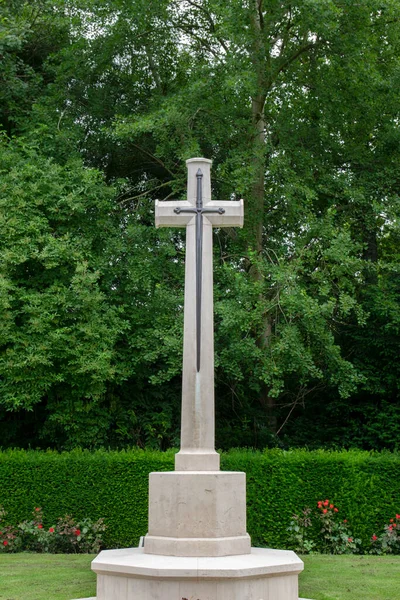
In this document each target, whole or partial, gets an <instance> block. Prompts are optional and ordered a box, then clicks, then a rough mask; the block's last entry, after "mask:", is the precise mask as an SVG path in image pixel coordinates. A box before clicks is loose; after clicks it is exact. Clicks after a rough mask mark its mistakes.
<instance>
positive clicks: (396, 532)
mask: <svg viewBox="0 0 400 600" xmlns="http://www.w3.org/2000/svg"><path fill="white" fill-rule="evenodd" d="M371 544H372V549H371V550H370V554H400V515H396V517H395V518H391V519H390V521H389V523H387V524H386V525H384V527H383V533H381V534H380V535H379V536H377V535H376V534H375V533H374V534H373V535H372V537H371Z"/></svg>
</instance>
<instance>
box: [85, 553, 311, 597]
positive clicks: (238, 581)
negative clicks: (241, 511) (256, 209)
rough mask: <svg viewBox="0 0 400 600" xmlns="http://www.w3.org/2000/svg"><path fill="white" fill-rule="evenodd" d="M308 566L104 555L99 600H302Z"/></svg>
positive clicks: (248, 558)
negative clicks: (301, 575)
mask: <svg viewBox="0 0 400 600" xmlns="http://www.w3.org/2000/svg"><path fill="white" fill-rule="evenodd" d="M303 566H304V565H303V562H302V561H301V560H300V559H299V558H298V556H296V554H295V553H294V552H290V551H286V550H270V549H266V548H252V550H251V553H250V554H242V555H237V556H218V557H206V556H204V557H182V556H179V557H177V556H160V555H151V554H145V553H144V551H143V548H128V549H126V550H104V551H103V552H101V553H100V554H99V555H98V556H97V558H95V559H94V561H93V562H92V570H93V571H94V572H95V573H97V596H96V598H97V600H298V598H299V593H298V575H299V573H300V572H301V571H302V570H303Z"/></svg>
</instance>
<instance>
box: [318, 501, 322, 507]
mask: <svg viewBox="0 0 400 600" xmlns="http://www.w3.org/2000/svg"><path fill="white" fill-rule="evenodd" d="M321 507H322V500H320V501H319V502H318V508H321Z"/></svg>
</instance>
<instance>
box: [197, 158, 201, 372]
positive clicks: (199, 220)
mask: <svg viewBox="0 0 400 600" xmlns="http://www.w3.org/2000/svg"><path fill="white" fill-rule="evenodd" d="M196 177H197V197H196V208H197V209H198V210H199V209H200V210H201V209H202V208H203V194H202V183H203V182H202V179H203V174H202V172H201V170H200V169H199V170H198V171H197V173H196ZM202 269H203V215H202V214H201V212H197V214H196V352H197V359H196V368H197V372H199V371H200V357H201V293H202V289H201V288H202V275H203V273H202Z"/></svg>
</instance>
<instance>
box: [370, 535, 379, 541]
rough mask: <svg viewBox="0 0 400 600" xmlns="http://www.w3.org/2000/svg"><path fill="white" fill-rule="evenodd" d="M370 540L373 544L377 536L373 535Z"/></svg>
mask: <svg viewBox="0 0 400 600" xmlns="http://www.w3.org/2000/svg"><path fill="white" fill-rule="evenodd" d="M371 539H372V541H373V542H376V540H377V539H378V536H376V535H375V534H374V535H373V536H372V538H371Z"/></svg>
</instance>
